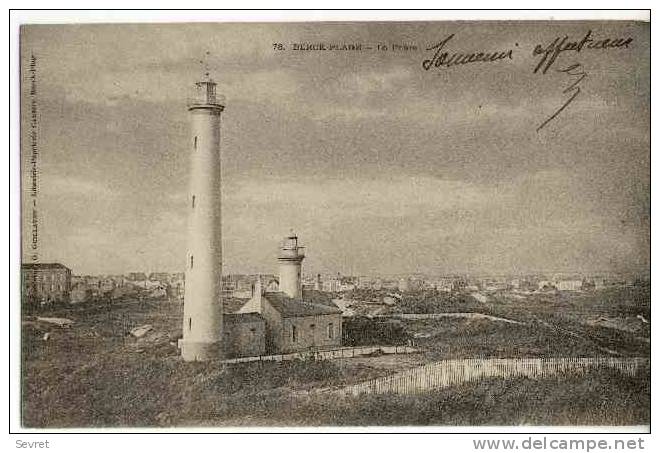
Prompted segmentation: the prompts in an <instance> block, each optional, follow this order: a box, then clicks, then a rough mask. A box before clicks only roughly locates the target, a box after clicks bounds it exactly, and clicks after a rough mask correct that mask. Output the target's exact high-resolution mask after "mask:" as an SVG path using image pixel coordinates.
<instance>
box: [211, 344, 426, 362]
mask: <svg viewBox="0 0 660 453" xmlns="http://www.w3.org/2000/svg"><path fill="white" fill-rule="evenodd" d="M416 352H419V351H418V350H417V349H415V348H413V347H411V346H355V347H342V348H333V349H322V350H309V351H302V352H292V353H289V354H272V355H261V356H252V357H238V358H235V359H227V360H223V361H222V363H245V362H282V361H287V360H332V359H341V358H350V357H359V356H365V355H369V354H414V353H416Z"/></svg>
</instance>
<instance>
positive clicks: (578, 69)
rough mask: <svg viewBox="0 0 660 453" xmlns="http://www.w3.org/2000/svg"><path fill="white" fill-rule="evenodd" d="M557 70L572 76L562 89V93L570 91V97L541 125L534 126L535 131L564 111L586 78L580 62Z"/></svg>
mask: <svg viewBox="0 0 660 453" xmlns="http://www.w3.org/2000/svg"><path fill="white" fill-rule="evenodd" d="M557 71H559V72H563V73H565V74H567V75H568V76H571V77H573V81H572V83H571V84H570V85H569V86H568V87H567V88H566V89H565V90H564V91H562V93H564V94H569V93H570V94H571V97H570V98H568V100H567V101H566V102H564V104H563V105H562V106H561V107H559V108H558V109H557V111H555V113H553V114H552V115H550V117H548V119H546V120H545V121H543V122H542V123H541V125H540V126H539V127H537V128H536V132H538V131H540V130H541V129H543V128H544V127H545V125H546V124H548V123H549V122H550V121H552V120H554V119H555V118H557V116H559V114H560V113H561V112H562V111H564V109H565V108H566V107H568V106H569V105H570V104H571V102H573V101H574V100H575V98H576V97H577V96H578V95H579V94H580V84H581V83H582V81H583V80H584V79H586V78H587V73H586V71H585V70H584V68H583V67H582V65H581V64H580V63H574V64H572V65H570V66H568V67H566V68H564V69H558V70H557Z"/></svg>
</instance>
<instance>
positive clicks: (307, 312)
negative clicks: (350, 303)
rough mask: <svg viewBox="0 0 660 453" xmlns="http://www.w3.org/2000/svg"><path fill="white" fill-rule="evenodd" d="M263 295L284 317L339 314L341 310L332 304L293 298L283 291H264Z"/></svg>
mask: <svg viewBox="0 0 660 453" xmlns="http://www.w3.org/2000/svg"><path fill="white" fill-rule="evenodd" d="M263 297H264V298H265V299H266V300H267V301H268V302H269V303H270V304H271V305H272V307H273V308H274V309H275V310H277V311H278V312H279V313H280V314H281V315H282V316H283V317H285V318H291V317H296V316H317V315H333V314H341V310H340V309H339V308H338V307H337V306H336V305H334V304H332V306H329V305H324V304H321V303H315V302H311V301H307V300H304V299H303V300H295V299H291V298H290V297H289V296H288V295H287V294H285V293H283V292H277V293H266V294H265V295H264V296H263Z"/></svg>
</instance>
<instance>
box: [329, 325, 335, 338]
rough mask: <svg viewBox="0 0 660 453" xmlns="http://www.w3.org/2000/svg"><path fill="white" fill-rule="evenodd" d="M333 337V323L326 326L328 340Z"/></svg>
mask: <svg viewBox="0 0 660 453" xmlns="http://www.w3.org/2000/svg"><path fill="white" fill-rule="evenodd" d="M334 337H335V325H334V324H333V323H330V324H328V338H329V339H331V340H332V339H333V338H334Z"/></svg>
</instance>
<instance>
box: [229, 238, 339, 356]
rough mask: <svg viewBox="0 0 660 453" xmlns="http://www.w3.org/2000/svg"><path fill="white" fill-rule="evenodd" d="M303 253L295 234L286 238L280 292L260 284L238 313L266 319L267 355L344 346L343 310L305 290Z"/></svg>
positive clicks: (281, 255) (281, 252) (281, 266)
mask: <svg viewBox="0 0 660 453" xmlns="http://www.w3.org/2000/svg"><path fill="white" fill-rule="evenodd" d="M301 249H302V247H299V246H298V238H297V236H295V234H291V235H290V236H288V237H287V238H285V240H284V242H283V244H282V246H281V247H280V254H279V256H278V260H279V262H280V277H279V288H278V290H277V291H272V290H270V291H269V290H267V289H265V288H263V287H262V284H261V280H257V282H256V283H255V287H254V290H253V294H252V298H251V299H250V300H249V301H248V302H246V303H245V305H243V307H241V309H240V310H239V311H238V312H239V313H245V314H247V313H255V314H256V313H258V314H260V315H261V316H262V317H263V319H264V321H265V327H266V328H265V336H266V339H265V344H266V352H267V353H270V354H274V353H290V352H298V351H305V350H310V349H326V348H333V347H338V346H341V338H342V331H341V329H342V324H341V322H342V318H341V313H342V312H341V310H340V309H339V307H337V306H336V305H335V304H334V303H333V302H332V300H331V299H330V298H329V297H328V296H326V295H325V294H323V293H321V292H320V291H311V290H310V291H303V290H302V285H301V280H300V276H301V272H300V271H301V265H302V260H303V258H304V254H303V253H302V250H301Z"/></svg>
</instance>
